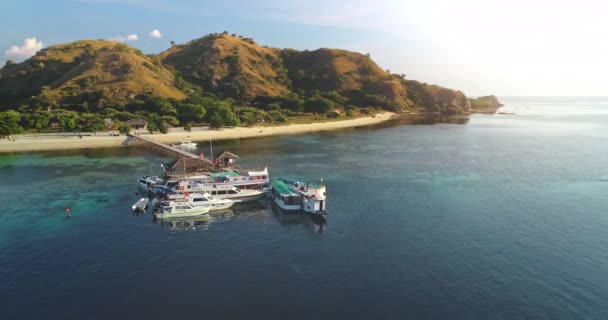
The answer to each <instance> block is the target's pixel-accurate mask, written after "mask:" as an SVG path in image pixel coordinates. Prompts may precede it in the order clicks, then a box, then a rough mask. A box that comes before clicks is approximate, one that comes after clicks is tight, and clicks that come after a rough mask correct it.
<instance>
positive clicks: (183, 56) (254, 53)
mask: <svg viewBox="0 0 608 320" xmlns="http://www.w3.org/2000/svg"><path fill="white" fill-rule="evenodd" d="M279 54H280V50H278V49H273V48H267V47H262V46H259V45H257V44H255V43H254V42H253V40H251V39H248V38H242V37H237V36H229V35H227V34H212V35H207V36H205V37H203V38H200V39H196V40H192V41H190V42H188V43H186V44H183V45H175V46H173V47H171V48H169V49H168V50H167V51H165V52H162V53H161V54H159V58H160V59H161V61H162V62H163V64H164V65H165V66H167V67H168V68H170V69H172V70H174V71H177V72H179V74H181V76H182V77H183V78H184V79H185V80H186V81H188V82H190V83H192V84H194V85H197V86H200V87H202V88H203V89H204V90H207V91H211V92H215V93H218V94H220V95H221V96H225V97H232V98H238V99H246V100H252V99H253V98H255V97H256V96H280V95H285V94H287V93H288V92H289V83H288V79H287V75H286V70H285V69H284V68H283V64H282V61H281V57H280V55H279Z"/></svg>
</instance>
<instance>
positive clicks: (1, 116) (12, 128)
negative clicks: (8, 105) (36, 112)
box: [0, 110, 23, 137]
mask: <svg viewBox="0 0 608 320" xmlns="http://www.w3.org/2000/svg"><path fill="white" fill-rule="evenodd" d="M20 120H21V115H19V112H16V111H13V110H9V111H5V112H0V136H2V137H5V136H11V135H13V134H19V133H21V132H22V131H23V128H22V127H21V126H20V125H19V121H20Z"/></svg>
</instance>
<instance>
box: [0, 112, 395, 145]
mask: <svg viewBox="0 0 608 320" xmlns="http://www.w3.org/2000/svg"><path fill="white" fill-rule="evenodd" d="M394 115H395V114H394V113H391V112H382V113H378V114H376V115H375V116H370V117H362V118H357V119H350V120H341V121H331V122H322V123H309V124H291V125H285V126H254V127H236V128H222V129H217V130H201V131H194V130H193V131H192V132H184V131H179V132H169V133H167V134H146V137H149V138H152V139H154V140H157V141H160V142H164V143H178V142H180V141H181V140H191V141H204V140H210V139H211V140H226V139H239V138H253V137H264V136H273V135H288V134H301V133H306V132H318V131H329V130H337V129H343V128H350V127H358V126H365V125H371V124H376V123H380V122H384V121H386V120H388V119H390V118H391V117H393V116H394ZM13 138H15V141H8V139H2V140H0V153H8V152H27V151H48V150H66V149H87V148H107V147H124V146H128V145H130V138H128V137H125V136H124V135H123V136H118V137H115V136H108V135H106V134H105V133H97V135H92V136H84V137H83V138H82V139H79V138H78V137H77V136H75V135H69V136H67V135H66V136H60V135H38V136H34V135H16V136H13Z"/></svg>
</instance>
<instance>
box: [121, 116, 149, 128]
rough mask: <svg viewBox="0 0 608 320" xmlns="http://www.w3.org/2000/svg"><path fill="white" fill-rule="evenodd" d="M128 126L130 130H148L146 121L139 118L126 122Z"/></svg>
mask: <svg viewBox="0 0 608 320" xmlns="http://www.w3.org/2000/svg"><path fill="white" fill-rule="evenodd" d="M126 123H127V124H128V125H130V126H131V128H133V129H136V130H137V129H143V130H146V129H147V128H148V121H146V120H144V119H141V118H134V119H130V120H129V121H127V122H126Z"/></svg>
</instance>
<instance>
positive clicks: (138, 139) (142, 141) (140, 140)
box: [129, 134, 213, 165]
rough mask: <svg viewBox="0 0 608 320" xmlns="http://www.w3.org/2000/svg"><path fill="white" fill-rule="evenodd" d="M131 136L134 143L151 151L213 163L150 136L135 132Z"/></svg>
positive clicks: (177, 157)
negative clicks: (138, 134)
mask: <svg viewBox="0 0 608 320" xmlns="http://www.w3.org/2000/svg"><path fill="white" fill-rule="evenodd" d="M129 136H130V137H131V138H132V139H133V140H132V143H133V144H134V145H135V146H138V147H142V148H144V149H148V150H150V151H154V152H158V153H161V154H164V155H167V156H169V157H172V158H175V159H181V158H187V159H198V160H200V161H202V162H204V163H205V164H208V165H213V163H212V162H211V161H210V160H208V159H204V158H200V157H199V156H197V155H195V154H193V153H190V152H188V151H186V150H183V149H180V148H176V147H173V146H170V145H168V144H164V143H162V142H158V141H154V140H152V139H149V138H146V137H143V136H136V135H133V134H129Z"/></svg>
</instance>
